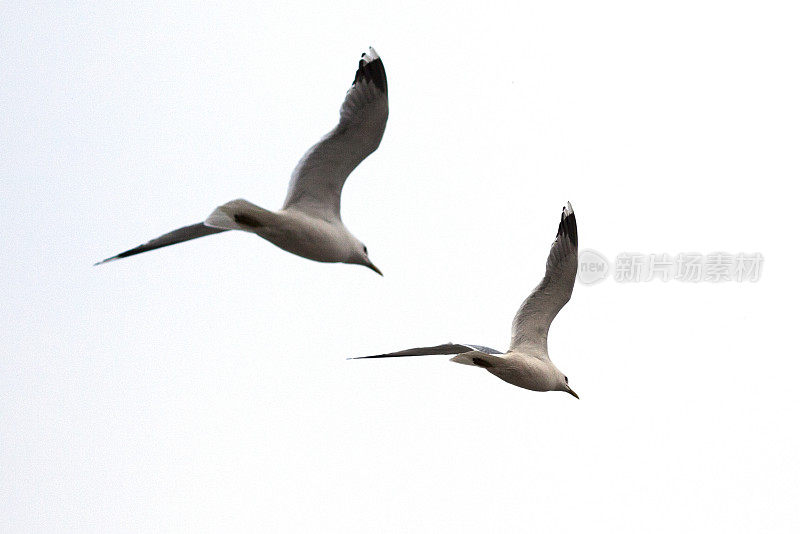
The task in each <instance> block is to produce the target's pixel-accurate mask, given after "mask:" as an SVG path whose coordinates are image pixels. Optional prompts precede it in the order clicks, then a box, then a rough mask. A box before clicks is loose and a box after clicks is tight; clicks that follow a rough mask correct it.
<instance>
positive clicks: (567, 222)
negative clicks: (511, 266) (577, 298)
mask: <svg viewBox="0 0 800 534" xmlns="http://www.w3.org/2000/svg"><path fill="white" fill-rule="evenodd" d="M577 273H578V225H577V223H576V221H575V213H574V212H573V211H572V205H571V204H570V203H569V202H568V203H567V207H565V208H564V209H563V210H562V212H561V222H560V223H559V225H558V233H557V234H556V240H555V241H553V245H552V246H551V247H550V255H549V256H548V257H547V269H546V270H545V273H544V278H542V281H541V282H539V285H538V286H536V289H534V290H533V293H531V294H530V296H529V297H528V298H527V299H525V302H523V303H522V306H520V308H519V310H518V311H517V314H516V316H514V323H513V326H512V335H511V349H509V350H518V349H525V348H527V349H528V350H527V351H526V352H529V353H532V354H534V355H537V356H538V357H540V358H542V359H544V358H547V332H548V331H549V330H550V323H552V322H553V319H554V318H555V316H556V315H558V312H559V311H560V310H561V308H563V307H564V305H565V304H566V303H567V302H569V299H570V297H571V296H572V288H573V286H574V285H575V275H576V274H577ZM531 349H534V350H531ZM535 349H538V350H535ZM542 349H543V350H542Z"/></svg>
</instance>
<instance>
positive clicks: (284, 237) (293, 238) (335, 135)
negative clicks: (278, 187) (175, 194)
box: [95, 47, 389, 274]
mask: <svg viewBox="0 0 800 534" xmlns="http://www.w3.org/2000/svg"><path fill="white" fill-rule="evenodd" d="M388 117H389V97H388V88H387V82H386V71H385V70H384V68H383V62H382V61H381V58H380V57H379V56H378V53H377V52H375V50H374V49H373V48H371V47H370V49H369V52H368V53H365V54H362V55H361V60H360V61H359V63H358V70H357V71H356V77H355V80H353V85H352V86H351V87H350V90H349V91H347V95H346V96H345V99H344V102H343V103H342V107H341V109H340V111H339V124H337V125H336V127H335V128H334V129H333V130H332V131H331V132H329V133H328V134H327V135H325V136H324V137H323V138H322V139H321V140H320V141H319V142H318V143H317V144H316V145H314V146H312V147H311V148H310V149H309V150H308V152H306V153H305V155H304V156H303V157H302V158H301V159H300V162H299V163H298V164H297V167H296V168H295V170H294V172H292V177H291V180H290V182H289V191H288V192H287V194H286V200H285V202H284V204H283V207H282V208H281V209H279V210H277V211H269V210H266V209H264V208H260V207H258V206H256V205H255V204H252V203H250V202H248V201H246V200H243V199H238V200H233V201H231V202H228V203H227V204H223V205H222V206H220V207H218V208H217V209H216V210H214V212H213V213H212V214H211V215H209V217H208V218H207V219H206V220H205V221H203V222H201V223H197V224H192V225H189V226H184V227H183V228H179V229H177V230H173V231H172V232H169V233H167V234H164V235H162V236H161V237H157V238H156V239H153V240H151V241H148V242H147V243H145V244H143V245H140V246H138V247H136V248H133V249H131V250H128V251H125V252H122V253H120V254H117V255H116V256H112V257H110V258H107V259H105V260H103V261H101V262H98V263H97V264H95V265H99V264H101V263H106V262H109V261H112V260H117V259H120V258H126V257H128V256H133V255H135V254H140V253H142V252H147V251H149V250H155V249H157V248H161V247H166V246H169V245H174V244H176V243H182V242H184V241H189V240H191V239H197V238H198V237H203V236H207V235H211V234H217V233H220V232H225V231H227V230H242V231H245V232H250V233H253V234H256V235H258V236H260V237H262V238H264V239H266V240H267V241H269V242H271V243H273V244H275V245H277V246H278V247H280V248H282V249H284V250H286V251H288V252H291V253H292V254H297V255H298V256H302V257H304V258H308V259H310V260H315V261H320V262H330V263H336V262H341V263H353V264H357V265H364V266H366V267H369V268H370V269H372V270H373V271H375V272H376V273H378V274H381V271H380V270H379V269H378V268H377V267H376V266H375V265H374V264H373V263H372V262H371V261H370V259H369V256H368V254H367V247H366V246H364V243H362V242H361V241H359V240H358V239H356V238H355V236H353V234H351V233H350V231H349V230H348V229H347V228H346V227H345V226H344V224H343V223H342V218H341V215H340V213H339V207H340V202H341V196H342V187H343V186H344V182H345V180H347V177H348V176H349V175H350V173H351V172H353V169H355V168H356V167H357V166H358V164H359V163H361V162H362V161H363V160H364V159H365V158H366V157H367V156H369V155H370V154H372V153H373V152H375V150H376V149H377V148H378V145H380V143H381V139H382V138H383V132H384V130H385V129H386V120H387V119H388Z"/></svg>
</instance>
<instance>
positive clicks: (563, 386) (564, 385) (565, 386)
mask: <svg viewBox="0 0 800 534" xmlns="http://www.w3.org/2000/svg"><path fill="white" fill-rule="evenodd" d="M560 374H561V381H560V384H559V388H558V390H559V391H566V392H567V393H569V394H570V395H572V396H573V397H575V398H576V399H580V397H579V396H578V394H577V393H575V392H574V391H572V388H571V387H569V378H567V377H566V375H564V373H560Z"/></svg>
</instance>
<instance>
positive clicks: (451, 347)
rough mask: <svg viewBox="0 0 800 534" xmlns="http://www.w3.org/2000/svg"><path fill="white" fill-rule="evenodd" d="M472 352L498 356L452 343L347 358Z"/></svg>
mask: <svg viewBox="0 0 800 534" xmlns="http://www.w3.org/2000/svg"><path fill="white" fill-rule="evenodd" d="M474 350H478V351H481V352H486V353H487V354H500V352H499V351H496V350H494V349H490V348H488V347H482V346H480V345H460V344H454V343H445V344H444V345H436V346H435V347H417V348H415V349H407V350H401V351H398V352H390V353H388V354H376V355H375V356H360V357H358V358H349V359H351V360H362V359H365V358H397V357H401V356H435V355H438V354H462V353H465V352H471V351H474Z"/></svg>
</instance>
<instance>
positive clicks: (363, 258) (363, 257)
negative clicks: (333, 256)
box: [348, 241, 383, 276]
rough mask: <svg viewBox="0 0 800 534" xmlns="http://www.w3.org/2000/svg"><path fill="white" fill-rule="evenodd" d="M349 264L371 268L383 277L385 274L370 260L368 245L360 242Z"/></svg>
mask: <svg viewBox="0 0 800 534" xmlns="http://www.w3.org/2000/svg"><path fill="white" fill-rule="evenodd" d="M348 263H355V264H357V265H363V266H365V267H369V268H370V269H372V270H373V271H375V272H376V273H378V274H379V275H381V276H383V273H382V272H381V270H380V269H378V268H377V267H376V266H375V264H374V263H372V261H370V259H369V254H368V253H367V245H365V244H364V243H361V242H360V241H359V242H357V244H356V249H355V251H354V252H353V254H352V255H351V256H350V260H349V261H348Z"/></svg>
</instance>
